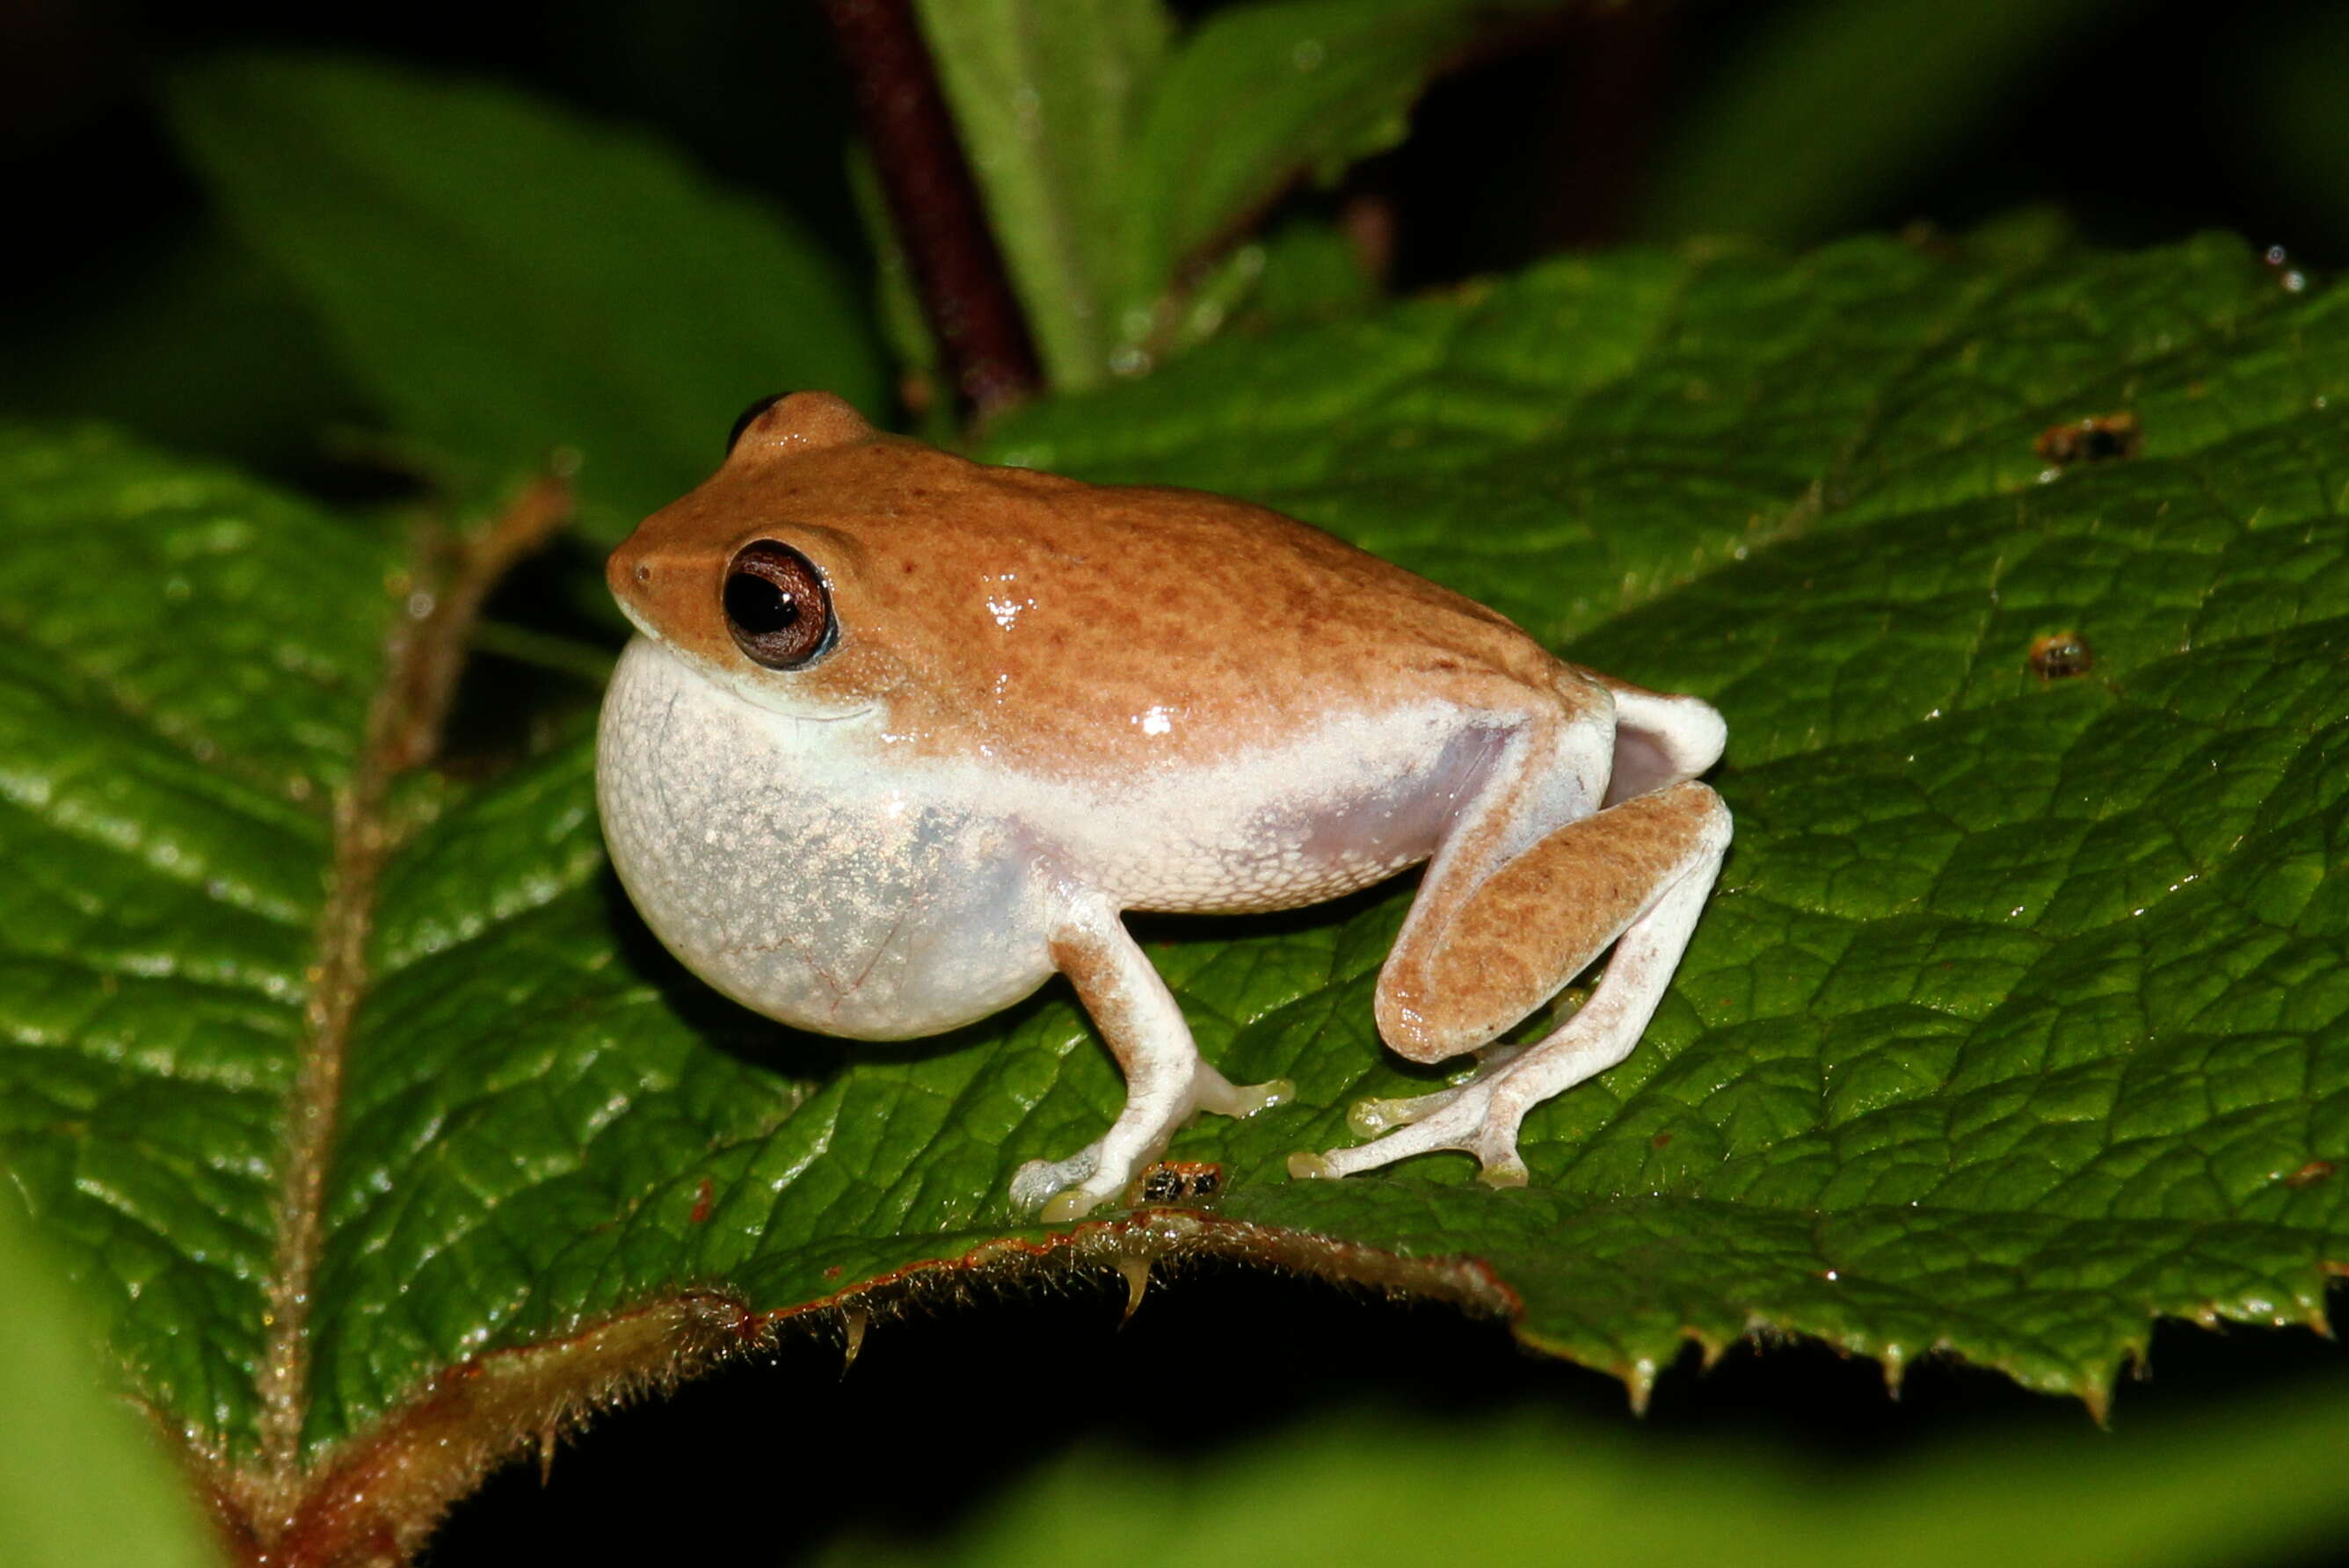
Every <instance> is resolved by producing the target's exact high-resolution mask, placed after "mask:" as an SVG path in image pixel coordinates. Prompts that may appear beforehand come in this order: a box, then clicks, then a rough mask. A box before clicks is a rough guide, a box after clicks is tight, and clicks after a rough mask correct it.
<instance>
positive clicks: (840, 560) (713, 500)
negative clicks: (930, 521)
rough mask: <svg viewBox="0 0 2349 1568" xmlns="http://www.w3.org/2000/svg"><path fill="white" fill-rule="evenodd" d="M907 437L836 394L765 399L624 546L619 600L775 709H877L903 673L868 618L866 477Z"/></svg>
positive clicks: (660, 638) (655, 635)
mask: <svg viewBox="0 0 2349 1568" xmlns="http://www.w3.org/2000/svg"><path fill="white" fill-rule="evenodd" d="M908 445H913V443H906V442H901V441H900V440H898V439H897V438H895V437H891V436H886V435H884V434H882V433H881V432H879V431H877V430H875V429H874V428H873V427H872V426H871V425H869V424H867V423H866V422H865V421H864V418H863V417H862V416H861V415H859V414H858V413H857V412H856V410H855V409H854V408H853V407H850V406H849V405H848V404H847V403H845V402H843V400H842V399H840V398H838V397H833V395H832V394H831V393H829V392H794V393H790V394H787V395H778V396H776V397H765V398H761V400H760V401H758V402H757V403H754V404H752V405H751V406H750V408H748V409H747V410H745V411H744V413H743V415H742V417H741V418H740V419H738V420H736V421H735V424H734V430H733V433H732V435H731V436H730V438H728V443H727V454H726V461H725V463H724V465H723V466H722V467H720V468H719V470H718V472H717V473H715V474H713V475H711V476H710V478H709V480H706V481H705V482H704V483H702V484H701V485H700V486H699V487H698V488H697V489H696V490H693V491H692V492H691V493H689V494H688V495H686V496H684V497H683V498H681V499H679V500H677V501H675V502H673V503H671V504H670V505H668V506H666V507H663V508H662V509H661V510H660V511H657V512H655V513H653V514H652V516H650V517H648V518H647V519H646V520H645V521H643V522H642V523H640V524H639V525H638V526H637V528H636V531H635V532H634V533H632V534H630V535H629V536H628V537H627V538H626V540H625V541H623V542H621V544H620V547H619V548H618V549H617V550H615V551H614V552H612V558H611V560H610V561H609V562H607V563H606V564H605V573H604V574H605V582H606V583H609V584H610V586H611V590H612V596H613V598H615V599H616V600H617V601H618V602H619V605H620V609H621V610H622V612H623V613H624V614H626V615H627V617H628V619H629V620H630V621H631V622H633V623H635V624H636V629H637V630H638V631H640V632H642V633H643V634H645V635H646V636H647V637H649V638H651V639H653V640H654V641H655V642H657V643H659V644H662V645H664V646H666V647H667V648H669V649H670V650H671V651H672V652H674V653H676V654H678V655H681V656H682V657H683V658H684V659H685V660H686V662H687V663H688V664H689V665H693V666H695V667H696V668H698V669H699V670H700V671H701V672H702V673H703V674H704V675H705V676H709V677H711V678H714V679H716V680H718V681H719V683H720V684H722V685H724V686H729V687H730V688H732V689H733V690H735V691H737V692H738V693H740V695H742V696H745V697H748V698H749V699H750V700H751V701H753V702H756V703H758V704H760V705H761V706H762V707H772V708H776V709H778V710H780V711H783V712H788V713H793V714H798V715H803V716H809V717H835V716H838V715H840V714H843V713H845V712H848V711H852V710H861V709H864V708H867V707H871V706H873V704H874V702H875V701H876V700H877V699H878V698H879V696H881V695H882V694H883V693H885V691H887V690H888V689H889V688H890V687H892V686H895V685H896V684H897V683H898V681H899V680H900V679H901V678H902V675H901V671H900V668H899V663H898V661H897V659H896V658H895V656H894V655H893V654H892V651H891V649H890V648H889V647H888V645H887V643H888V639H887V638H886V637H885V636H883V635H878V634H876V633H878V631H879V630H880V628H879V627H878V626H876V625H875V624H874V621H875V618H874V617H872V616H870V615H864V614H860V611H862V610H864V608H865V605H864V599H865V595H864V592H863V582H864V576H865V573H866V568H867V565H868V559H867V557H868V552H867V551H866V549H865V547H864V543H863V542H862V541H861V539H860V538H859V533H860V531H861V530H860V528H859V526H858V522H859V519H860V515H861V512H862V511H863V508H862V507H861V506H860V504H859V497H860V496H861V494H862V493H863V490H864V488H865V487H864V485H863V484H861V483H860V481H859V480H858V477H857V475H858V472H859V470H862V469H869V468H871V467H873V466H874V461H875V460H877V461H879V462H881V463H884V464H885V463H886V462H887V461H888V460H889V458H890V449H895V448H897V447H899V446H908ZM824 459H849V460H848V461H846V462H842V461H838V460H824ZM857 459H864V460H861V461H860V460H857Z"/></svg>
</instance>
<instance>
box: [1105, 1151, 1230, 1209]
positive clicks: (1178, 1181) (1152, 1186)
mask: <svg viewBox="0 0 2349 1568" xmlns="http://www.w3.org/2000/svg"><path fill="white" fill-rule="evenodd" d="M1223 1190H1224V1168H1223V1167H1222V1166H1220V1165H1216V1164H1212V1163H1209V1162H1208V1161H1203V1160H1162V1161H1159V1162H1158V1163H1157V1164H1155V1165H1153V1166H1151V1167H1150V1168H1149V1169H1148V1170H1146V1171H1143V1173H1142V1174H1141V1175H1139V1176H1137V1177H1135V1178H1134V1179H1133V1189H1132V1190H1131V1191H1129V1192H1128V1194H1127V1198H1126V1201H1127V1202H1128V1204H1129V1205H1134V1204H1142V1203H1193V1204H1199V1203H1211V1202H1214V1201H1215V1200H1216V1197H1217V1196H1218V1195H1219V1194H1220V1193H1221V1192H1222V1191H1223Z"/></svg>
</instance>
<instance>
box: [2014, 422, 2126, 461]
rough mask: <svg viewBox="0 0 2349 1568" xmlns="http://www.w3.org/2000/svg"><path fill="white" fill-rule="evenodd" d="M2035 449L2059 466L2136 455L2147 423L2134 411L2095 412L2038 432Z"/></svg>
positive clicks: (2112, 459) (2114, 459) (2113, 459)
mask: <svg viewBox="0 0 2349 1568" xmlns="http://www.w3.org/2000/svg"><path fill="white" fill-rule="evenodd" d="M2032 445H2033V450H2035V451H2037V452H2038V454H2039V455H2040V456H2041V457H2042V458H2044V459H2046V460H2047V461H2049V462H2051V463H2054V465H2055V466H2056V467H2058V468H2068V467H2070V466H2071V465H2073V464H2075V463H2106V462H2113V461H2116V460H2118V459H2123V458H2133V457H2136V456H2137V453H2138V452H2139V451H2141V450H2143V449H2144V447H2145V427H2144V426H2143V425H2141V424H2139V423H2138V422H2137V416H2136V415H2135V414H2131V413H2127V412H2122V413H2118V414H2092V415H2090V416H2089V417H2088V418H2085V419H2079V420H2075V421H2073V422H2071V423H2068V424H2063V425H2050V426H2048V427H2047V428H2045V429H2044V430H2042V431H2040V432H2039V439H2038V440H2037V441H2035V442H2033V444H2032Z"/></svg>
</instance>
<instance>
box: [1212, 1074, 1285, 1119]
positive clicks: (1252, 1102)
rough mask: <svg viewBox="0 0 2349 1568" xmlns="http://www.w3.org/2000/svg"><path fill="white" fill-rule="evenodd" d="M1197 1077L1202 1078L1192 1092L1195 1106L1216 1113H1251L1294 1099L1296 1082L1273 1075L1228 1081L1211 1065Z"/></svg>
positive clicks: (1227, 1114)
mask: <svg viewBox="0 0 2349 1568" xmlns="http://www.w3.org/2000/svg"><path fill="white" fill-rule="evenodd" d="M1202 1065H1203V1066H1204V1064H1202ZM1200 1077H1201V1081H1200V1082H1199V1084H1198V1086H1197V1087H1196V1088H1195V1090H1194V1091H1193V1093H1194V1096H1195V1099H1196V1102H1197V1105H1198V1109H1201V1110H1212V1111H1214V1112H1215V1113H1216V1115H1218V1116H1243V1117H1245V1116H1254V1115H1255V1114H1256V1113H1257V1111H1259V1110H1270V1109H1272V1108H1273V1107H1274V1106H1276V1105H1287V1104H1288V1102H1289V1101H1290V1100H1292V1099H1296V1098H1297V1085H1296V1083H1295V1081H1294V1080H1292V1079H1289V1078H1272V1079H1269V1080H1268V1081H1266V1082H1264V1083H1230V1082H1226V1080H1225V1078H1224V1077H1223V1075H1222V1074H1220V1073H1218V1072H1216V1070H1215V1069H1214V1068H1206V1071H1205V1072H1203V1073H1202V1074H1201V1075H1200Z"/></svg>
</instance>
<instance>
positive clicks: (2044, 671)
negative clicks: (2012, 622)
mask: <svg viewBox="0 0 2349 1568" xmlns="http://www.w3.org/2000/svg"><path fill="white" fill-rule="evenodd" d="M2095 667H2096V655H2095V652H2094V651H2093V650H2092V649H2090V648H2089V646H2088V639H2087V638H2085V637H2084V636H2082V635H2080V634H2079V633H2077V632H2050V633H2048V634H2046V635H2045V636H2044V637H2041V638H2039V639H2037V640H2036V641H2034V642H2033V644H2032V645H2031V669H2032V673H2033V675H2036V676H2038V677H2039V678H2040V679H2041V680H2044V681H2060V680H2069V679H2071V678H2072V677H2073V676H2084V675H2086V674H2087V673H2088V672H2089V671H2090V670H2092V669H2094V668H2095Z"/></svg>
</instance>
